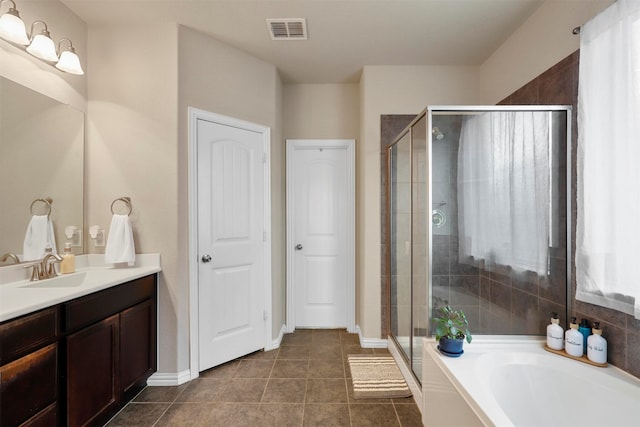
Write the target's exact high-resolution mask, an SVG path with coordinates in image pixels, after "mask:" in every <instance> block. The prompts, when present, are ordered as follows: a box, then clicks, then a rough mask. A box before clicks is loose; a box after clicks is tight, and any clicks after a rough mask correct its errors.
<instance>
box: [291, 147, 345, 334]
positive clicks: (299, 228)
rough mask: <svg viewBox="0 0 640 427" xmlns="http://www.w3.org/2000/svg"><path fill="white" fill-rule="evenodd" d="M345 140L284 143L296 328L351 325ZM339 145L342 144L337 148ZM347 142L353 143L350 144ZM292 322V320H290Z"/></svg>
mask: <svg viewBox="0 0 640 427" xmlns="http://www.w3.org/2000/svg"><path fill="white" fill-rule="evenodd" d="M350 141H351V140H347V141H342V140H341V141H323V140H312V141H303V140H289V141H287V144H289V145H290V147H288V152H289V155H290V158H289V162H290V168H289V172H290V173H291V175H289V177H288V178H287V180H288V184H287V185H288V190H289V191H288V194H289V198H290V200H289V201H288V203H289V217H288V220H289V221H291V222H292V224H291V226H290V227H289V230H290V232H291V234H292V235H291V236H290V238H289V239H288V242H289V245H290V246H291V245H293V247H292V248H289V250H288V253H289V254H290V256H289V257H288V259H289V262H290V263H293V269H292V274H291V275H290V277H289V279H290V280H292V281H293V283H290V284H289V286H292V287H293V289H292V292H290V295H292V294H293V299H294V300H293V301H292V303H293V305H294V307H293V313H291V312H290V314H293V317H294V325H293V326H295V327H297V328H337V327H348V326H349V325H350V322H349V319H348V313H349V312H351V311H353V310H349V306H348V304H352V302H351V298H350V295H351V290H352V288H353V286H354V284H353V277H352V274H351V273H350V272H351V271H352V268H350V265H351V264H350V263H353V260H352V259H351V255H352V252H353V251H352V250H351V248H350V245H351V244H352V242H351V240H352V239H351V236H352V230H351V228H352V227H351V224H352V218H351V216H352V214H353V212H352V211H353V209H352V207H353V200H352V197H353V192H352V189H351V188H350V184H349V183H350V182H351V181H352V180H351V179H350V176H349V174H350V171H351V166H350V165H349V160H350V152H349V149H350V148H351V149H352V146H349V144H348V143H349V142H350ZM341 142H342V143H341ZM351 142H352V141H351ZM289 320H291V319H289Z"/></svg>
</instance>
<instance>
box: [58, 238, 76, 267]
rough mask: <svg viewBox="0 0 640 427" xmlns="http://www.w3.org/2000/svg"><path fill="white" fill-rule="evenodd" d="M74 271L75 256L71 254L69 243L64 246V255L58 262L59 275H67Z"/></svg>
mask: <svg viewBox="0 0 640 427" xmlns="http://www.w3.org/2000/svg"><path fill="white" fill-rule="evenodd" d="M74 271H76V256H75V255H74V254H72V253H71V243H70V242H67V243H65V245H64V254H63V255H62V261H61V262H60V273H61V274H68V273H73V272H74Z"/></svg>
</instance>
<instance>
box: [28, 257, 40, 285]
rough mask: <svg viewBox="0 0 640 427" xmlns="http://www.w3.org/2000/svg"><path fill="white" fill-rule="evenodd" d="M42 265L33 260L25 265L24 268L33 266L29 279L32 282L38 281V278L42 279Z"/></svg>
mask: <svg viewBox="0 0 640 427" xmlns="http://www.w3.org/2000/svg"><path fill="white" fill-rule="evenodd" d="M39 267H40V265H39V263H36V262H32V263H31V264H27V265H25V266H24V268H31V269H32V270H31V279H29V281H30V282H37V281H38V280H40V272H39V270H40V268H39Z"/></svg>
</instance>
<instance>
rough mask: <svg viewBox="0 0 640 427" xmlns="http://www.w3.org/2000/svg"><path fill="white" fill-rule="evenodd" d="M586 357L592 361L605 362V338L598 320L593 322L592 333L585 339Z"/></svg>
mask: <svg viewBox="0 0 640 427" xmlns="http://www.w3.org/2000/svg"><path fill="white" fill-rule="evenodd" d="M587 358H588V359H589V360H591V361H592V362H594V363H607V340H606V339H604V337H603V336H602V330H601V329H600V324H599V323H598V322H593V334H592V335H590V336H589V338H588V339H587Z"/></svg>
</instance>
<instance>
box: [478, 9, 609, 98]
mask: <svg viewBox="0 0 640 427" xmlns="http://www.w3.org/2000/svg"><path fill="white" fill-rule="evenodd" d="M613 1H614V0H580V1H578V0H547V1H546V2H545V3H543V4H542V6H540V7H539V8H538V10H537V11H536V12H535V13H534V14H533V15H531V16H530V17H529V19H527V21H525V22H524V23H523V24H522V25H521V26H520V27H519V28H518V29H517V30H516V31H514V33H513V34H512V35H511V36H510V37H509V38H508V39H507V40H506V41H505V42H504V43H503V44H502V45H501V46H500V47H499V48H498V49H497V50H496V51H495V52H494V53H493V54H492V55H491V56H490V57H489V58H488V59H487V60H486V61H485V62H484V64H482V66H481V67H480V73H479V78H480V80H479V85H478V88H479V91H480V92H479V94H478V95H479V98H478V101H479V102H480V103H483V104H495V103H497V102H499V101H500V100H502V99H503V98H505V97H506V96H508V95H509V94H510V93H512V92H514V91H515V90H516V89H518V88H520V87H522V86H523V85H524V84H526V83H527V82H529V81H531V80H533V79H534V78H535V77H537V76H538V75H540V74H542V72H544V71H545V70H547V69H548V68H550V67H551V66H553V65H554V64H557V63H558V62H560V60H562V59H564V58H566V57H567V56H569V55H570V54H571V53H573V52H575V51H576V50H577V49H579V48H580V36H577V35H574V34H572V30H573V29H574V28H575V27H579V26H581V25H582V24H584V23H586V22H587V21H589V20H590V19H591V18H593V17H594V16H595V15H597V14H598V13H599V12H600V11H601V10H603V9H605V8H606V7H607V6H609V5H610V4H611V3H613Z"/></svg>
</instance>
